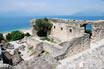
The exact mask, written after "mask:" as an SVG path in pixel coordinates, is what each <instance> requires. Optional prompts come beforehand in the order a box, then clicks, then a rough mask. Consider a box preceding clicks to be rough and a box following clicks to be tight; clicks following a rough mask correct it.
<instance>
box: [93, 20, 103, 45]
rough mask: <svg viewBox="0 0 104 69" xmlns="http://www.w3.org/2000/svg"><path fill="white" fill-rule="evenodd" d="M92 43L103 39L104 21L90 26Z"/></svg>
mask: <svg viewBox="0 0 104 69" xmlns="http://www.w3.org/2000/svg"><path fill="white" fill-rule="evenodd" d="M92 27H93V28H92V42H93V43H94V42H96V41H99V40H101V39H104V21H102V22H97V23H93V24H92Z"/></svg>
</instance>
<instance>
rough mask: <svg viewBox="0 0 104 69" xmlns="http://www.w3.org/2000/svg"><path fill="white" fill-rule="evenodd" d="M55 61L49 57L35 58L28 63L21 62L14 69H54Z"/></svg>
mask: <svg viewBox="0 0 104 69" xmlns="http://www.w3.org/2000/svg"><path fill="white" fill-rule="evenodd" d="M57 64H58V63H57V61H56V60H55V59H54V58H52V57H51V56H49V55H48V56H46V55H45V56H42V57H35V58H33V59H31V60H29V61H23V62H21V63H20V64H19V65H18V66H16V67H15V68H16V69H54V68H55V67H56V65H57Z"/></svg>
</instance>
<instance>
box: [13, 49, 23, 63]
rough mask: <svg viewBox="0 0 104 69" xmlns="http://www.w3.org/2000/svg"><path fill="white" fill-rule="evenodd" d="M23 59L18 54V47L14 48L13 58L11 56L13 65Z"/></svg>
mask: <svg viewBox="0 0 104 69" xmlns="http://www.w3.org/2000/svg"><path fill="white" fill-rule="evenodd" d="M22 60H23V59H22V58H21V56H20V52H19V50H18V49H16V50H15V51H14V55H13V58H12V62H13V65H17V64H19V63H20V62H21V61H22Z"/></svg>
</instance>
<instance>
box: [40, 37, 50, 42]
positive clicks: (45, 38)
mask: <svg viewBox="0 0 104 69" xmlns="http://www.w3.org/2000/svg"><path fill="white" fill-rule="evenodd" d="M40 40H47V41H50V39H49V38H48V37H42V38H40Z"/></svg>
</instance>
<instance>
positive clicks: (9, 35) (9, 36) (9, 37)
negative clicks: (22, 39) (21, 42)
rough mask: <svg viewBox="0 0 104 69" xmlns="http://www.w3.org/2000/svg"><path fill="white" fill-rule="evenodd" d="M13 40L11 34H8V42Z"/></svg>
mask: <svg viewBox="0 0 104 69" xmlns="http://www.w3.org/2000/svg"><path fill="white" fill-rule="evenodd" d="M11 39H12V37H11V34H10V33H8V34H7V35H6V40H8V41H10V40H11Z"/></svg>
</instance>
